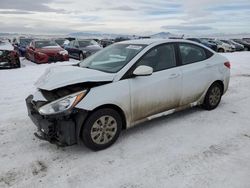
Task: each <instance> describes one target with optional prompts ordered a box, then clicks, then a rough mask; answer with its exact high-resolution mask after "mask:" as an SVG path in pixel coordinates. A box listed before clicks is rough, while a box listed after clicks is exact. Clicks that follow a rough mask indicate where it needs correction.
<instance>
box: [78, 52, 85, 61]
mask: <svg viewBox="0 0 250 188" xmlns="http://www.w3.org/2000/svg"><path fill="white" fill-rule="evenodd" d="M84 58H85V57H84V55H83V53H80V54H79V60H80V61H81V60H83V59H84Z"/></svg>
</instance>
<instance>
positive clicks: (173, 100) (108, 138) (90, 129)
mask: <svg viewBox="0 0 250 188" xmlns="http://www.w3.org/2000/svg"><path fill="white" fill-rule="evenodd" d="M229 78H230V63H229V62H228V60H227V59H226V58H225V57H223V56H221V55H219V54H217V53H216V52H214V51H212V50H210V49H209V48H207V47H205V46H203V45H200V44H198V43H195V42H191V41H187V40H151V39H146V40H133V41H125V42H121V43H116V44H113V45H111V46H109V47H107V48H105V49H103V50H101V51H99V52H97V53H96V54H94V55H92V56H90V57H89V58H87V59H85V60H83V61H82V62H80V63H79V64H78V65H76V66H59V67H58V66H57V67H54V68H51V69H49V70H47V71H46V72H45V73H44V75H43V76H42V77H41V78H40V79H39V80H38V81H37V82H36V87H37V92H35V94H33V95H30V96H29V97H28V98H27V99H26V103H27V108H28V114H29V116H30V118H31V119H32V121H33V122H34V123H35V125H36V126H37V128H38V132H37V133H35V135H36V136H37V137H38V138H40V139H43V140H47V141H50V142H52V143H56V144H58V145H73V144H79V143H82V142H83V143H84V144H85V145H86V146H87V147H88V148H90V149H92V150H101V149H105V148H107V147H109V146H110V145H112V144H113V143H114V142H115V141H116V140H117V138H118V136H119V134H120V132H121V131H122V130H123V129H128V128H130V127H132V126H135V125H136V124H138V123H141V122H143V121H147V120H151V119H153V118H156V117H159V116H162V115H168V114H170V113H173V112H176V111H179V110H183V109H185V108H189V107H194V106H198V105H200V106H202V107H204V108H205V109H207V110H213V109H215V108H216V107H217V106H218V105H219V103H220V100H221V97H222V95H223V94H224V93H225V92H226V91H227V89H228V85H229Z"/></svg>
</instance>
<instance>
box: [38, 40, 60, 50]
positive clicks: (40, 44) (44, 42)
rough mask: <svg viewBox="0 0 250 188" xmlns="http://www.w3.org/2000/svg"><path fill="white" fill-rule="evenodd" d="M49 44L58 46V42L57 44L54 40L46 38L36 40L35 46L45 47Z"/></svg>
mask: <svg viewBox="0 0 250 188" xmlns="http://www.w3.org/2000/svg"><path fill="white" fill-rule="evenodd" d="M48 46H53V47H54V46H56V47H58V44H56V43H55V42H54V41H49V40H44V41H36V42H35V47H36V48H44V47H48Z"/></svg>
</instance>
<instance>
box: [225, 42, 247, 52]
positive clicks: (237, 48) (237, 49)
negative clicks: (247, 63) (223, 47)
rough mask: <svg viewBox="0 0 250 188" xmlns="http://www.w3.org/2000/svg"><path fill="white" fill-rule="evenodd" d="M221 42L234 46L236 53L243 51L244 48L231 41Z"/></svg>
mask: <svg viewBox="0 0 250 188" xmlns="http://www.w3.org/2000/svg"><path fill="white" fill-rule="evenodd" d="M223 41H224V42H228V43H229V44H231V45H234V46H235V50H236V51H243V50H244V46H243V45H242V44H239V43H237V42H234V41H233V40H223Z"/></svg>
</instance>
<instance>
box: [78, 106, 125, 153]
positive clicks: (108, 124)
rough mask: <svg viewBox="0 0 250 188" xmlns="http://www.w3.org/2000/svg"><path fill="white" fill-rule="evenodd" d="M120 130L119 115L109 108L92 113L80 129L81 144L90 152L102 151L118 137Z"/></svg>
mask: <svg viewBox="0 0 250 188" xmlns="http://www.w3.org/2000/svg"><path fill="white" fill-rule="evenodd" d="M121 129H122V119H121V116H120V114H119V113H118V112H117V111H115V110H113V109H110V108H104V109H99V110H97V111H95V112H93V113H92V114H91V115H90V116H89V117H88V119H87V120H86V122H85V124H84V125H83V129H82V134H81V136H82V140H83V143H84V144H85V145H86V146H87V147H88V148H90V149H91V150H94V151H98V150H103V149H106V148H108V147H109V146H111V145H112V144H113V143H114V142H115V141H116V140H117V138H118V137H119V135H120V132H121Z"/></svg>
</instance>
